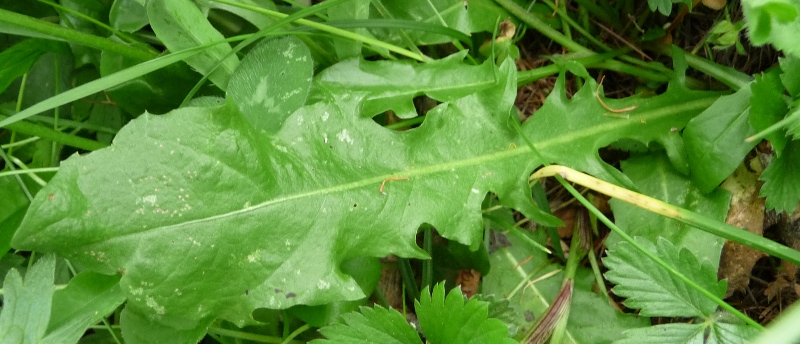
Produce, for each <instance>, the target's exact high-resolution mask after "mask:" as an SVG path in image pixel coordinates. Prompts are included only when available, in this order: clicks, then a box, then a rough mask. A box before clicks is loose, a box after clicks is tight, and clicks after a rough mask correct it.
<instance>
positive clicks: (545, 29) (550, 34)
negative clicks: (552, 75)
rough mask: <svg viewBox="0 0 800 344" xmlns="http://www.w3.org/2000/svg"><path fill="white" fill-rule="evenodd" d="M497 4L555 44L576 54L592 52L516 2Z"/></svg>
mask: <svg viewBox="0 0 800 344" xmlns="http://www.w3.org/2000/svg"><path fill="white" fill-rule="evenodd" d="M495 2H496V3H497V4H498V5H500V6H502V7H503V8H505V9H506V10H507V11H508V12H510V13H511V14H513V15H514V16H515V17H517V18H519V19H520V20H522V22H523V23H525V24H527V25H528V26H530V27H531V28H533V29H534V30H536V31H539V32H540V33H542V34H543V35H545V37H547V38H550V39H552V40H553V41H554V42H556V43H558V44H561V45H562V46H564V47H565V48H567V49H569V50H572V51H574V52H590V51H591V50H589V49H588V48H586V47H584V46H582V45H580V44H578V43H576V42H575V41H573V40H571V39H569V38H568V37H566V36H564V34H562V33H561V32H558V31H557V30H555V29H553V28H551V27H550V26H549V25H547V23H545V22H544V21H542V20H541V19H539V17H537V16H535V15H533V14H531V13H528V11H526V10H525V9H524V8H522V7H520V6H519V5H517V3H516V2H514V0H495Z"/></svg>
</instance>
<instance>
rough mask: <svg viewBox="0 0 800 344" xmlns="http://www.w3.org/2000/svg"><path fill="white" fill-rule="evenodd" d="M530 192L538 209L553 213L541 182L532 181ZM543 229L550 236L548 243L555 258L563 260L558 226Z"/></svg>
mask: <svg viewBox="0 0 800 344" xmlns="http://www.w3.org/2000/svg"><path fill="white" fill-rule="evenodd" d="M531 192H532V193H533V200H534V201H535V202H536V205H537V206H538V207H539V209H541V210H542V211H544V212H545V213H547V214H550V215H553V212H552V211H550V202H548V201H547V195H546V194H545V192H544V188H543V187H542V184H541V183H533V185H532V186H531ZM545 230H546V231H547V236H548V237H549V238H550V243H552V244H553V251H555V255H556V258H558V259H559V260H561V261H562V262H563V261H565V260H566V258H565V257H564V249H562V248H561V237H559V236H558V228H556V227H545Z"/></svg>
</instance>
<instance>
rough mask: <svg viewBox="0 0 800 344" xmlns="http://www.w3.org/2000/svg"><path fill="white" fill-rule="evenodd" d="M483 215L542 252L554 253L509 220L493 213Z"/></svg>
mask: <svg viewBox="0 0 800 344" xmlns="http://www.w3.org/2000/svg"><path fill="white" fill-rule="evenodd" d="M483 217H485V218H486V219H487V220H491V221H492V222H494V223H496V224H497V225H499V226H500V227H503V229H505V230H507V231H509V232H510V233H512V234H514V235H515V236H516V237H518V238H519V239H521V240H522V241H524V242H526V243H528V244H529V245H531V246H532V247H535V248H537V249H539V250H541V251H542V252H546V253H547V254H551V253H553V252H552V251H550V249H548V248H547V247H544V246H543V245H542V244H540V243H538V242H536V240H533V239H531V238H530V237H528V236H527V235H525V233H522V231H520V230H519V228H517V227H516V226H514V225H513V224H511V223H508V222H506V221H504V220H503V219H501V218H500V217H497V216H494V215H491V214H483Z"/></svg>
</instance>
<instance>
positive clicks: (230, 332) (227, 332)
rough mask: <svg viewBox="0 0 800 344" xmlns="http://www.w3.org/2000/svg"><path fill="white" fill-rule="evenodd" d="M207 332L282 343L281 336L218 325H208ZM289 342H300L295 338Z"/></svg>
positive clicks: (292, 343) (276, 343)
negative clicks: (235, 329) (230, 328)
mask: <svg viewBox="0 0 800 344" xmlns="http://www.w3.org/2000/svg"><path fill="white" fill-rule="evenodd" d="M208 333H210V334H217V335H220V336H224V337H230V338H237V339H244V340H252V341H254V342H259V343H275V344H281V343H283V338H281V337H273V336H265V335H261V334H255V333H248V332H242V331H234V330H228V329H224V328H219V327H209V328H208ZM289 343H291V344H301V343H302V342H300V341H296V340H292V341H290V342H289Z"/></svg>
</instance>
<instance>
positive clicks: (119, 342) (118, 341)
mask: <svg viewBox="0 0 800 344" xmlns="http://www.w3.org/2000/svg"><path fill="white" fill-rule="evenodd" d="M102 320H103V325H104V326H105V327H106V329H108V333H110V334H111V338H114V342H116V343H117V344H122V340H120V339H119V337H117V333H116V332H114V329H113V328H111V324H109V323H108V320H106V318H102Z"/></svg>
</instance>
